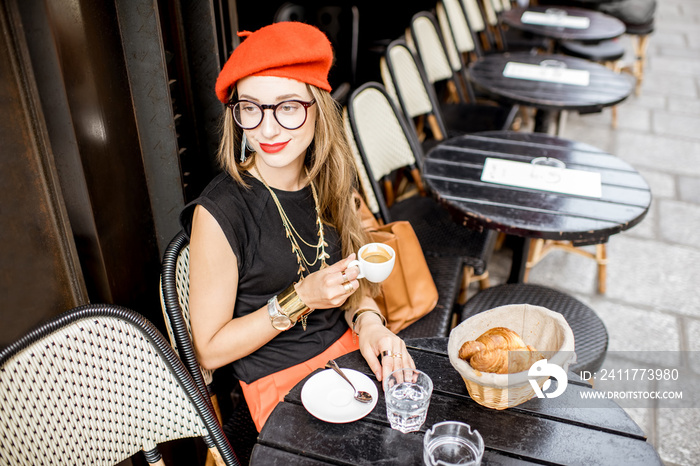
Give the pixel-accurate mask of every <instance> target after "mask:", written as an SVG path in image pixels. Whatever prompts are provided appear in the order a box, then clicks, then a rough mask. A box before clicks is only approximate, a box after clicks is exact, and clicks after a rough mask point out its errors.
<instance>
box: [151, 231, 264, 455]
mask: <svg viewBox="0 0 700 466" xmlns="http://www.w3.org/2000/svg"><path fill="white" fill-rule="evenodd" d="M189 298H190V244H189V238H188V237H187V235H186V234H185V232H184V231H180V232H179V233H178V234H176V235H175V236H174V237H173V239H172V240H171V241H170V243H169V244H168V246H167V248H166V249H165V252H164V253H163V261H162V263H161V275H160V304H161V309H162V311H163V318H164V320H165V327H166V329H167V332H168V337H169V338H170V343H171V345H172V347H173V349H174V350H175V351H176V352H177V353H178V355H179V356H180V358H181V359H182V362H183V363H184V364H185V367H186V368H187V370H188V371H189V372H190V375H191V376H192V378H193V379H194V381H195V383H196V385H197V388H198V389H199V391H200V392H201V393H202V394H203V395H205V396H207V397H209V399H210V401H211V404H212V408H213V409H214V412H215V413H216V417H217V419H218V420H219V422H220V423H222V424H223V425H224V427H225V428H231V429H232V430H234V432H233V435H232V436H231V437H232V438H231V441H232V442H233V443H234V446H235V447H236V450H237V451H239V454H240V456H241V457H242V458H243V459H246V458H247V457H248V456H249V455H250V451H251V450H252V448H253V444H255V441H256V438H257V430H256V428H255V424H254V423H253V420H252V418H251V417H250V411H249V410H248V405H247V404H246V403H245V399H244V398H243V396H242V395H241V396H237V397H236V398H237V400H236V401H237V405H236V406H234V408H233V412H232V414H231V417H230V418H227V419H223V418H222V414H221V409H220V407H219V402H218V398H217V395H216V392H215V391H214V389H213V382H214V371H212V370H209V369H204V368H203V367H202V366H200V365H199V362H198V361H197V357H196V355H195V351H194V344H193V342H192V327H191V326H190V308H189V302H190V301H189ZM211 461H212V458H211V457H210V456H209V457H207V464H211Z"/></svg>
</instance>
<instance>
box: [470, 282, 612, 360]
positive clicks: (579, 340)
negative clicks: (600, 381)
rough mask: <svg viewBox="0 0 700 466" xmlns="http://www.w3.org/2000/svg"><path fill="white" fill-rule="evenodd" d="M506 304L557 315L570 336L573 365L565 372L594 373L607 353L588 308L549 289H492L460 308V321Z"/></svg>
mask: <svg viewBox="0 0 700 466" xmlns="http://www.w3.org/2000/svg"><path fill="white" fill-rule="evenodd" d="M507 304H531V305H533V306H542V307H545V308H547V309H549V310H552V311H556V312H559V313H560V314H561V315H563V316H564V318H565V319H566V322H567V323H568V324H569V326H570V327H571V330H572V331H573V333H574V340H575V351H576V362H575V363H573V364H572V365H571V366H570V367H569V370H570V371H572V372H575V373H580V371H590V372H591V373H594V372H596V371H597V370H598V369H600V367H601V366H602V365H603V361H605V355H606V353H607V350H608V331H607V330H606V328H605V324H603V321H602V320H600V317H598V315H597V314H596V313H595V311H593V309H591V308H590V307H588V306H586V305H585V304H583V303H582V302H581V301H579V300H577V299H576V298H574V297H573V296H570V295H568V294H566V293H563V292H561V291H558V290H555V289H553V288H548V287H545V286H540V285H532V284H528V283H517V284H506V285H498V286H493V287H491V288H489V289H487V290H483V291H480V292H478V293H477V294H476V295H475V296H473V297H472V298H470V299H469V301H468V302H467V304H466V305H465V306H464V307H463V308H462V312H461V321H464V320H466V319H468V318H469V317H471V316H473V315H475V314H478V313H480V312H484V311H487V310H489V309H493V308H495V307H499V306H505V305H507Z"/></svg>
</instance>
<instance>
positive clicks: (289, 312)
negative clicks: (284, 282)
mask: <svg viewBox="0 0 700 466" xmlns="http://www.w3.org/2000/svg"><path fill="white" fill-rule="evenodd" d="M294 285H295V284H294V283H292V284H291V285H289V286H288V287H287V289H285V290H284V291H283V292H281V293H280V294H279V295H277V302H278V303H279V306H280V309H282V313H283V314H285V315H286V316H287V317H289V319H290V320H291V321H292V322H293V323H294V324H296V323H297V322H298V321H299V320H300V319H301V325H302V326H303V327H304V330H306V316H307V315H308V314H310V313H311V312H312V311H313V309H311V308H310V307H309V306H307V305H306V304H304V301H302V300H301V299H300V298H299V295H297V292H296V289H295V288H294Z"/></svg>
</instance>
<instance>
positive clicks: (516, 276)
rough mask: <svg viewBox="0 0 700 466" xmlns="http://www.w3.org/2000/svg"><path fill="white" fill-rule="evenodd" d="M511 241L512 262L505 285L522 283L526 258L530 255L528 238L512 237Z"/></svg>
mask: <svg viewBox="0 0 700 466" xmlns="http://www.w3.org/2000/svg"><path fill="white" fill-rule="evenodd" d="M511 240H512V245H513V246H512V247H513V262H512V263H511V266H510V276H509V277H508V281H507V283H523V280H524V278H525V267H526V266H527V257H528V255H529V253H530V238H524V237H522V236H514V237H512V238H511Z"/></svg>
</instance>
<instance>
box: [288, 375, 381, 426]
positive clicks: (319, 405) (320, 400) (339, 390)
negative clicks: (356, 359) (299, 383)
mask: <svg viewBox="0 0 700 466" xmlns="http://www.w3.org/2000/svg"><path fill="white" fill-rule="evenodd" d="M342 371H343V373H344V374H345V375H346V376H347V377H348V379H350V381H351V382H352V384H353V385H354V386H355V388H357V389H358V390H364V391H366V392H369V393H370V394H371V395H372V401H371V402H370V403H361V402H359V401H357V400H356V399H355V398H353V396H352V395H353V391H352V388H351V387H350V385H349V384H348V383H347V382H346V381H345V380H343V378H342V377H341V376H340V375H338V374H336V373H335V372H334V371H333V370H332V369H326V370H325V371H322V372H319V373H318V374H316V375H314V376H313V377H311V378H310V379H309V380H307V381H306V383H305V384H304V386H303V387H302V388H301V402H302V403H303V404H304V407H305V408H306V410H307V411H308V412H309V413H311V415H313V416H314V417H316V418H318V419H320V420H322V421H326V422H332V423H335V424H341V423H346V422H353V421H357V420H358V419H362V418H363V417H365V416H366V415H368V414H369V413H370V412H371V411H372V410H373V409H374V406H375V405H376V404H377V397H378V393H377V386H376V385H375V384H374V382H372V379H370V378H369V377H367V376H366V375H364V374H363V373H361V372H358V371H356V370H353V369H342Z"/></svg>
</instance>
